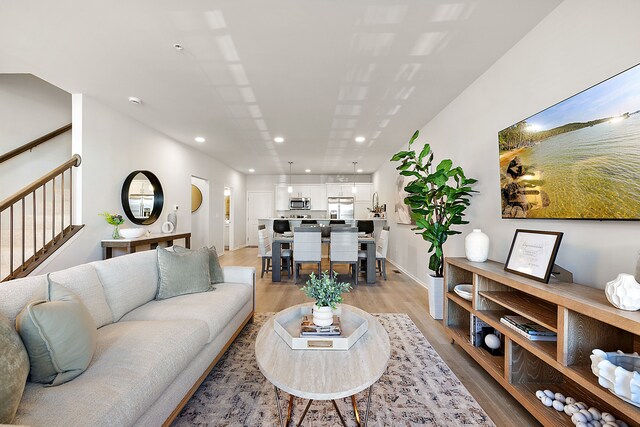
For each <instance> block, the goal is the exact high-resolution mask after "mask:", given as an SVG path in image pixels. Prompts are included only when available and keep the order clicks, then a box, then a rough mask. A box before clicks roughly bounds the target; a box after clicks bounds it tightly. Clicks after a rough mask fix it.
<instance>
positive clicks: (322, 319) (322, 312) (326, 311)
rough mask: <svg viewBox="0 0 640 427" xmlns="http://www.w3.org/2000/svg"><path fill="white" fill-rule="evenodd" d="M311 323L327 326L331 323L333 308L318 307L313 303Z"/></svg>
mask: <svg viewBox="0 0 640 427" xmlns="http://www.w3.org/2000/svg"><path fill="white" fill-rule="evenodd" d="M313 323H314V324H315V325H316V326H329V325H331V324H332V323H333V310H332V309H331V307H318V306H317V305H315V304H314V305H313Z"/></svg>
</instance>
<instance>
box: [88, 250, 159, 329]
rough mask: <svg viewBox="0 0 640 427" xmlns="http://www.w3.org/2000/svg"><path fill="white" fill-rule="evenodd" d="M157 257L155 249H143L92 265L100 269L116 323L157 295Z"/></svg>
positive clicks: (99, 274)
mask: <svg viewBox="0 0 640 427" xmlns="http://www.w3.org/2000/svg"><path fill="white" fill-rule="evenodd" d="M156 257H157V255H156V252H155V251H143V252H136V253H133V254H129V255H122V256H118V257H115V258H111V259H107V260H104V261H95V262H92V263H91V264H90V265H93V266H94V267H95V269H96V271H97V272H98V277H99V278H100V281H101V282H102V286H103V288H104V294H105V296H106V297H107V304H109V308H110V309H111V314H112V320H113V321H114V322H117V321H118V320H120V318H121V317H122V316H124V315H125V314H127V313H128V312H130V311H131V310H133V309H134V308H136V307H139V306H141V305H142V304H144V303H147V302H149V301H151V300H152V299H154V298H155V296H156V291H157V289H158V262H157V259H156Z"/></svg>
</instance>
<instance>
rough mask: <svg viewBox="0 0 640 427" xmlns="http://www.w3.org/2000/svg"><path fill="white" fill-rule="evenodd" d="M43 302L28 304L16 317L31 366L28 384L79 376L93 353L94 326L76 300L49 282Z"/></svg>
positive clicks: (71, 294)
mask: <svg viewBox="0 0 640 427" xmlns="http://www.w3.org/2000/svg"><path fill="white" fill-rule="evenodd" d="M47 280H48V282H49V284H48V287H47V300H46V301H34V302H31V303H29V304H28V305H27V306H26V307H25V308H24V309H23V310H22V311H21V312H20V314H18V317H17V318H16V329H17V330H18V332H19V333H20V336H21V337H22V341H23V342H24V345H25V347H26V348H27V353H29V362H30V364H31V372H30V375H29V376H30V378H31V382H34V383H42V384H48V385H51V386H56V385H60V384H63V383H66V382H68V381H71V380H72V379H74V378H75V377H77V376H78V375H80V374H82V373H83V372H84V371H85V370H86V369H87V367H88V366H89V363H91V358H92V357H93V353H94V352H95V350H96V342H97V331H96V324H95V322H94V321H93V318H92V317H91V314H90V313H89V310H87V308H86V307H85V306H84V304H83V303H82V301H80V298H78V297H77V296H76V294H74V293H73V292H71V291H70V290H69V289H67V288H65V287H64V286H62V285H60V284H58V283H56V282H54V281H52V280H51V279H49V276H47Z"/></svg>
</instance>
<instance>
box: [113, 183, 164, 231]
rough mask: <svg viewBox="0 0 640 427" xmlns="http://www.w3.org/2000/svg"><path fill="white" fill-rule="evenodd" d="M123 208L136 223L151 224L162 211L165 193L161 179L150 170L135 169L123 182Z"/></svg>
mask: <svg viewBox="0 0 640 427" xmlns="http://www.w3.org/2000/svg"><path fill="white" fill-rule="evenodd" d="M121 200H122V208H123V209H124V213H125V215H127V218H129V219H130V220H131V222H133V223H134V224H138V225H149V224H153V223H154V222H156V220H157V219H158V218H159V217H160V213H162V206H163V205H164V193H163V192H162V186H161V185H160V180H158V177H157V176H155V175H154V174H153V173H151V172H149V171H134V172H131V173H130V174H129V176H127V178H126V179H125V180H124V184H122V193H121Z"/></svg>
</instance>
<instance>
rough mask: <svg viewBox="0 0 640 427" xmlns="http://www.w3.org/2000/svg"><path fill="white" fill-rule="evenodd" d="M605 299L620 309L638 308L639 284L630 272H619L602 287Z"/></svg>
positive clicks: (639, 299) (633, 309)
mask: <svg viewBox="0 0 640 427" xmlns="http://www.w3.org/2000/svg"><path fill="white" fill-rule="evenodd" d="M604 292H605V294H606V295H607V299H608V300H609V302H610V303H611V304H613V305H614V306H615V307H617V308H620V309H622V310H629V311H636V310H640V284H639V283H638V282H636V279H635V278H634V277H633V276H632V275H631V274H625V273H620V274H618V277H616V278H615V279H613V280H612V281H610V282H609V283H607V286H606V287H605V289H604Z"/></svg>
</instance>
